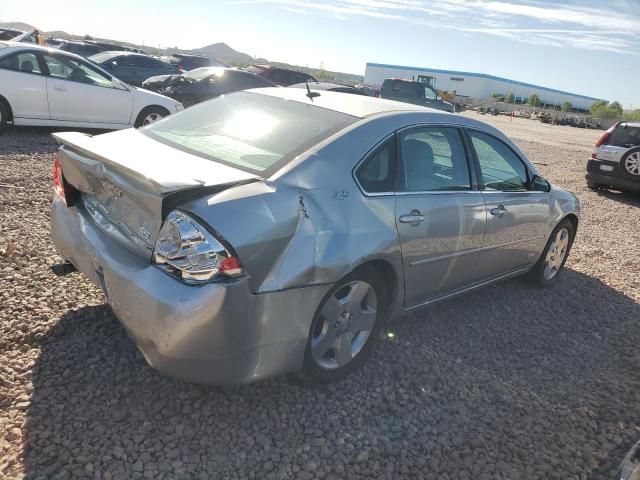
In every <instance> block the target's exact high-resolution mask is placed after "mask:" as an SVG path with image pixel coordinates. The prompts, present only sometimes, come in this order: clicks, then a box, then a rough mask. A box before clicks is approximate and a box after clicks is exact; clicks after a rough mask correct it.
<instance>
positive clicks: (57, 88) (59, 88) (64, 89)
mask: <svg viewBox="0 0 640 480" xmlns="http://www.w3.org/2000/svg"><path fill="white" fill-rule="evenodd" d="M53 89H54V90H55V91H57V92H66V91H67V89H66V88H62V87H53Z"/></svg>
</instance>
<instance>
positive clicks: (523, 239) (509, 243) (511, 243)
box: [482, 235, 545, 253]
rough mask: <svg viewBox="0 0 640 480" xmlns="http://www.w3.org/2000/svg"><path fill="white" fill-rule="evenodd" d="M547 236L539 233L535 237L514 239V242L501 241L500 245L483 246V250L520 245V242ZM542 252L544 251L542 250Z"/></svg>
mask: <svg viewBox="0 0 640 480" xmlns="http://www.w3.org/2000/svg"><path fill="white" fill-rule="evenodd" d="M543 238H545V236H544V235H537V236H535V237H528V238H521V239H520V240H514V241H513V242H507V243H500V244H498V245H491V246H490V247H485V246H484V245H483V246H482V250H484V251H485V252H488V251H489V250H495V249H496V248H503V247H510V246H512V245H518V244H519V243H526V242H533V241H534V240H541V239H543ZM541 253H542V252H541Z"/></svg>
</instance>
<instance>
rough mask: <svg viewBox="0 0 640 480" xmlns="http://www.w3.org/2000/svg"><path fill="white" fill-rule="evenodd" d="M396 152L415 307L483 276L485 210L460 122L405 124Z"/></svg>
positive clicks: (408, 285)
mask: <svg viewBox="0 0 640 480" xmlns="http://www.w3.org/2000/svg"><path fill="white" fill-rule="evenodd" d="M398 155H399V159H400V162H399V174H398V175H397V178H398V185H397V187H396V225H397V229H398V236H399V238H400V244H401V248H402V259H403V268H404V277H405V306H406V307H412V306H415V305H419V304H421V303H424V302H426V301H429V300H431V299H434V298H437V297H439V296H442V295H445V294H447V293H449V292H453V291H455V290H458V289H461V288H463V287H464V286H466V285H470V284H473V283H474V282H476V281H477V280H478V279H479V272H478V271H477V269H476V265H477V262H478V259H479V258H480V254H481V249H482V241H483V237H484V229H485V217H486V213H485V204H484V198H483V196H482V193H481V192H480V191H479V190H477V189H475V188H474V183H475V182H473V181H472V178H473V176H472V175H471V170H470V162H469V161H468V159H467V155H466V153H465V148H464V144H463V141H462V136H461V132H460V131H459V130H458V129H457V128H453V127H436V126H421V127H416V128H411V129H407V130H404V131H402V132H400V133H399V134H398Z"/></svg>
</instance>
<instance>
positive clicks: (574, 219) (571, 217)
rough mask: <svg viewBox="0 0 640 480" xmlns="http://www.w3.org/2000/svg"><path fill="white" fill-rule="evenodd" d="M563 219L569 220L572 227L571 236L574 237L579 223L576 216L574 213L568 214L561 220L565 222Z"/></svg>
mask: <svg viewBox="0 0 640 480" xmlns="http://www.w3.org/2000/svg"><path fill="white" fill-rule="evenodd" d="M565 219H566V220H569V221H570V222H571V224H572V225H573V234H574V235H575V234H576V233H577V232H578V223H579V220H578V216H577V215H576V214H575V213H569V214H567V215H566V216H565V217H564V218H563V219H562V220H565ZM562 220H561V221H562Z"/></svg>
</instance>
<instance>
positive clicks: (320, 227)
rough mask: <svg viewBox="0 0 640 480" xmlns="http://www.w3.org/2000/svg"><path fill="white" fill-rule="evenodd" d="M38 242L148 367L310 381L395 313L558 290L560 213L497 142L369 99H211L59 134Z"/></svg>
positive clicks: (537, 179)
mask: <svg viewBox="0 0 640 480" xmlns="http://www.w3.org/2000/svg"><path fill="white" fill-rule="evenodd" d="M55 137H56V138H57V139H58V141H59V142H60V144H61V147H60V151H59V154H58V156H57V158H56V161H55V175H54V179H55V191H56V195H55V198H54V201H53V206H52V214H51V221H52V237H53V241H54V243H55V246H56V248H57V251H58V252H59V254H60V255H61V256H62V257H63V258H64V259H65V263H62V264H58V265H55V266H54V271H55V272H56V273H58V274H60V275H62V274H67V273H70V272H72V271H75V270H79V271H81V272H82V273H83V274H85V275H86V276H87V277H89V278H90V279H91V280H92V281H93V282H94V283H95V284H96V285H98V286H100V288H102V290H103V291H104V294H105V297H106V298H107V300H108V302H109V304H110V305H111V307H112V309H113V312H114V313H115V315H116V316H117V317H118V318H119V319H120V321H121V322H122V324H123V325H124V327H125V328H126V330H127V331H128V332H129V334H130V336H131V337H132V338H133V339H134V341H135V342H136V344H137V345H138V347H139V349H140V350H141V351H142V353H143V354H144V356H145V358H146V359H147V361H148V362H149V364H150V365H152V366H153V367H155V368H157V369H158V370H159V371H161V372H163V373H165V374H167V375H171V376H175V377H178V378H182V379H186V380H190V381H195V382H205V383H219V384H241V383H248V382H252V381H256V380H259V379H263V378H267V377H270V376H273V375H279V374H284V373H288V372H296V373H297V374H299V375H300V376H302V377H303V378H305V379H307V380H309V381H312V382H329V381H334V380H337V379H339V378H342V377H344V376H345V375H347V374H348V373H350V372H352V371H353V370H354V369H356V368H357V367H358V366H360V365H361V364H362V362H363V361H364V360H365V359H366V357H367V356H368V355H369V354H370V353H371V350H372V347H373V344H374V342H375V339H376V338H377V337H378V335H379V330H380V328H381V327H382V325H383V324H384V323H385V322H387V321H390V320H392V319H395V318H397V317H400V316H402V315H403V314H404V313H406V312H408V311H411V310H414V309H417V308H420V307H423V306H426V305H429V304H431V303H433V302H436V301H439V300H443V299H447V298H451V297H453V296H455V295H458V294H462V293H465V292H468V291H470V290H473V289H476V288H479V287H482V286H485V285H488V284H491V283H494V282H497V281H499V280H503V279H506V278H509V277H514V276H516V275H521V274H526V275H527V276H528V277H529V279H530V280H531V281H532V283H534V284H536V285H538V286H543V287H546V286H549V285H552V284H553V283H554V282H556V281H557V280H558V277H559V275H560V272H561V270H562V268H563V266H564V263H565V261H566V260H567V256H568V255H569V250H570V249H571V244H572V242H573V239H574V236H575V233H576V229H577V227H578V220H579V211H580V205H579V201H578V199H577V198H576V197H575V196H574V195H572V194H571V193H568V192H565V191H563V190H562V189H560V188H558V187H556V186H554V185H551V184H550V183H549V182H547V181H546V180H545V179H544V178H542V177H541V176H540V175H538V173H537V171H536V169H535V167H534V166H533V165H532V164H531V163H530V162H529V161H528V160H527V158H526V157H525V155H524V154H523V153H522V152H521V151H520V150H519V149H518V147H517V146H516V145H514V144H513V142H511V141H510V140H509V139H508V138H506V137H505V135H503V134H502V133H501V132H500V131H498V130H496V129H495V128H492V127H490V126H488V125H486V124H484V123H481V122H478V121H474V120H472V119H469V118H465V117H461V116H457V115H453V114H448V113H444V112H439V111H436V110H431V109H427V108H424V107H419V106H414V105H410V104H404V103H396V102H392V101H387V100H381V99H376V98H370V97H364V96H357V95H347V94H342V93H335V92H313V91H309V92H308V91H306V90H304V89H276V88H273V89H260V90H251V91H246V92H239V93H234V94H231V95H225V96H222V97H220V98H216V99H214V100H210V101H208V102H205V103H202V104H199V105H196V106H195V107H192V108H189V109H187V110H185V111H184V112H181V113H178V114H176V115H172V116H170V117H168V118H166V119H164V120H161V121H159V122H157V123H155V124H153V125H151V126H149V127H145V128H142V129H139V130H133V129H131V130H125V131H119V132H112V133H107V134H103V135H97V136H94V137H91V136H88V135H85V134H80V133H59V134H55Z"/></svg>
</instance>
